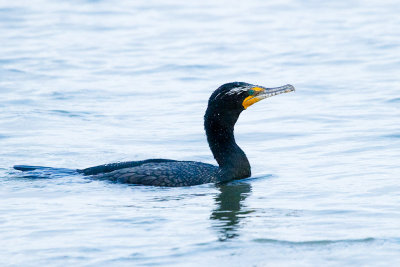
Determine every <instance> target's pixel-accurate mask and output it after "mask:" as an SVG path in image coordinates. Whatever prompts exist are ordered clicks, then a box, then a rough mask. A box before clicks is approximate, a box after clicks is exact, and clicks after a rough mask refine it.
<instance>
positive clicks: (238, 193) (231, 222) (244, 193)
mask: <svg viewBox="0 0 400 267" xmlns="http://www.w3.org/2000/svg"><path fill="white" fill-rule="evenodd" d="M218 189H219V191H220V193H219V194H218V195H217V196H216V197H215V203H216V206H217V207H216V209H214V210H213V212H212V213H211V217H210V219H211V220H215V221H216V223H214V224H213V228H215V229H216V230H217V232H218V239H219V240H220V241H227V240H229V239H232V238H235V237H238V236H239V233H238V230H239V228H240V221H241V219H242V218H243V217H244V215H245V214H249V213H251V212H252V211H251V210H249V209H246V207H245V205H244V204H243V202H244V200H245V199H246V198H247V197H248V196H249V195H250V193H251V185H250V184H248V183H243V182H234V183H230V184H222V185H218Z"/></svg>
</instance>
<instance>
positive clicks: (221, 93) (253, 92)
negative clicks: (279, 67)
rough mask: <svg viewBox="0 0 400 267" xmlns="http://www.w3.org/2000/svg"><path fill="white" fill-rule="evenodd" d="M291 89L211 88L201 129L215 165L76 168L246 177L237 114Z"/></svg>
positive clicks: (142, 179) (148, 179) (178, 181)
mask: <svg viewBox="0 0 400 267" xmlns="http://www.w3.org/2000/svg"><path fill="white" fill-rule="evenodd" d="M294 90H295V89H294V87H293V86H292V85H284V86H281V87H276V88H266V87H262V86H257V85H252V84H248V83H244V82H232V83H227V84H224V85H222V86H221V87H219V88H218V89H217V90H215V91H214V93H213V94H212V95H211V97H210V99H209V101H208V107H207V111H206V113H205V115H204V128H205V131H206V135H207V141H208V144H209V146H210V149H211V151H212V153H213V155H214V158H215V159H216V161H217V162H218V165H219V167H217V166H214V165H211V164H206V163H201V162H195V161H176V160H168V159H148V160H143V161H130V162H120V163H111V164H106V165H100V166H95V167H91V168H87V169H80V170H76V171H77V172H79V173H82V174H84V175H91V177H92V178H93V179H101V180H110V181H116V182H121V183H130V184H142V185H154V186H190V185H198V184H204V183H211V182H215V183H223V182H228V181H231V180H235V179H242V178H247V177H250V175H251V170H250V163H249V161H248V159H247V157H246V154H245V153H244V152H243V150H241V149H240V147H239V146H238V145H237V144H236V142H235V137H234V135H233V131H234V126H235V123H236V121H237V119H238V118H239V115H240V113H241V112H242V111H243V110H245V109H247V108H248V107H249V106H251V105H253V104H254V103H256V102H258V101H260V100H262V99H265V98H267V97H271V96H274V95H278V94H282V93H287V92H291V91H294ZM14 168H15V169H17V170H21V171H30V170H35V169H52V168H48V167H37V166H21V165H18V166H14ZM54 170H56V169H54ZM64 170H65V169H64Z"/></svg>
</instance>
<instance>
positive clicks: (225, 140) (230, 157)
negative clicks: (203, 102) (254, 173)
mask: <svg viewBox="0 0 400 267" xmlns="http://www.w3.org/2000/svg"><path fill="white" fill-rule="evenodd" d="M239 115H240V112H230V113H226V112H225V113H224V112H218V110H214V109H213V108H210V107H209V108H207V111H206V114H205V116H204V128H205V130H206V135H207V141H208V144H209V146H210V149H211V151H212V153H213V155H214V158H215V159H216V161H217V162H218V165H219V167H220V174H221V176H222V177H221V179H222V180H223V181H228V180H232V179H240V178H246V177H249V176H250V174H251V171H250V163H249V161H248V159H247V157H246V154H245V153H244V152H243V150H242V149H240V147H239V146H238V145H237V144H236V141H235V136H234V126H235V123H236V121H237V119H238V118H239Z"/></svg>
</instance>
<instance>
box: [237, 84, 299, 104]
mask: <svg viewBox="0 0 400 267" xmlns="http://www.w3.org/2000/svg"><path fill="white" fill-rule="evenodd" d="M251 90H253V91H254V94H253V95H250V96H248V97H246V98H245V99H244V100H243V103H242V105H243V107H244V109H247V108H248V107H250V106H251V105H253V104H254V103H257V102H258V101H260V100H263V99H265V98H268V97H271V96H274V95H279V94H283V93H289V92H292V91H295V89H294V86H293V85H290V84H287V85H284V86H280V87H274V88H265V87H262V86H255V87H253V88H251Z"/></svg>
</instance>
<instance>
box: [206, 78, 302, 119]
mask: <svg viewBox="0 0 400 267" xmlns="http://www.w3.org/2000/svg"><path fill="white" fill-rule="evenodd" d="M294 90H295V89H294V87H293V86H292V85H290V84H287V85H284V86H280V87H274V88H267V87H263V86H259V85H253V84H249V83H244V82H232V83H226V84H224V85H222V86H220V87H219V88H218V89H217V90H215V91H214V93H213V94H212V95H211V97H210V99H209V106H214V107H216V108H217V109H218V110H226V111H240V112H241V111H243V110H245V109H247V108H248V107H250V106H251V105H253V104H254V103H257V102H258V101H260V100H263V99H265V98H268V97H271V96H274V95H279V94H283V93H288V92H291V91H294Z"/></svg>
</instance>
